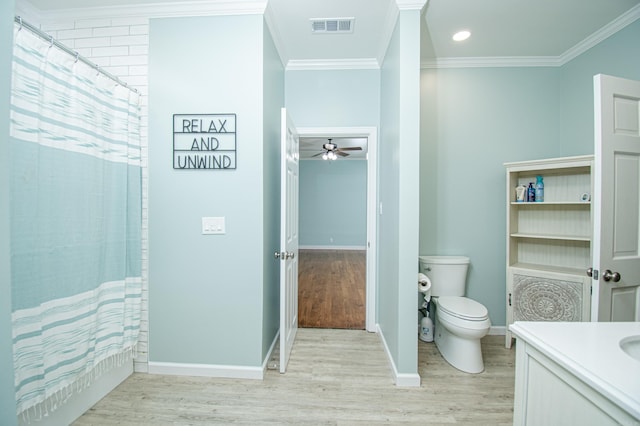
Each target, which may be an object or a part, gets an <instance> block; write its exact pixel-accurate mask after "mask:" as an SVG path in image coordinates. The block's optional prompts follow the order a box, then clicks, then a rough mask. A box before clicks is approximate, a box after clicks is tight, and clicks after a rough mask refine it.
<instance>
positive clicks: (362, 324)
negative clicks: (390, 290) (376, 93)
mask: <svg viewBox="0 0 640 426" xmlns="http://www.w3.org/2000/svg"><path fill="white" fill-rule="evenodd" d="M297 130H298V134H299V136H300V140H301V143H300V148H301V149H300V151H301V160H304V159H305V157H306V158H309V157H311V156H316V159H317V160H308V161H307V162H305V161H301V169H303V168H304V167H305V164H306V163H311V162H313V163H315V165H316V168H317V167H318V166H320V165H322V166H324V167H327V166H329V165H328V164H327V161H328V162H332V163H333V164H334V171H336V170H337V169H344V168H345V166H346V163H347V162H351V164H352V165H356V164H358V162H359V164H358V165H357V166H355V168H358V167H359V168H360V170H361V171H362V176H361V179H362V181H361V182H360V183H359V185H361V188H362V192H363V193H362V194H360V196H361V197H362V201H363V206H362V208H363V210H362V212H361V213H360V214H361V216H364V217H360V221H361V222H362V226H363V227H364V230H363V231H364V237H363V238H361V239H359V240H357V242H356V243H354V242H353V241H347V242H345V241H344V240H343V241H338V238H341V237H343V236H341V237H338V236H337V237H336V239H335V240H334V239H333V237H332V236H331V235H329V234H328V233H324V234H322V232H319V235H318V237H319V238H321V240H316V241H312V244H305V243H304V242H301V247H300V252H299V255H300V257H299V260H300V263H299V268H300V269H299V299H298V323H299V326H300V327H322V328H351V329H366V330H367V331H370V332H374V331H376V321H375V318H376V317H375V294H376V292H375V288H376V282H375V278H376V274H375V271H376V267H375V265H376V244H375V243H376V229H377V215H376V212H377V211H376V209H377V207H376V206H377V201H376V194H377V191H376V186H377V167H376V164H377V162H376V148H377V130H376V128H362V127H358V128H298V129H297ZM329 139H332V140H331V141H329ZM314 140H315V141H314ZM305 141H306V142H307V144H305ZM327 142H329V144H330V145H329V146H328V148H331V144H335V145H337V146H338V148H339V149H342V148H345V149H344V151H343V154H340V153H338V158H339V159H337V160H335V161H332V160H331V159H330V158H329V159H327V160H322V159H321V157H322V155H323V154H326V153H327V152H326V148H327V146H323V145H325V144H326V143H327ZM355 147H359V149H356V148H355ZM346 148H351V149H346ZM305 151H306V152H305ZM344 154H348V155H344ZM318 157H320V158H318ZM341 160H342V161H343V162H342V163H340V161H341ZM323 163H324V164H323ZM338 164H341V166H339V167H337V166H335V165H338ZM302 173H304V172H302ZM334 178H335V177H334ZM337 178H338V179H339V177H337ZM312 184H313V185H317V186H318V187H320V189H322V190H325V191H328V192H331V191H332V188H334V189H335V188H336V187H335V185H336V182H335V181H334V182H328V181H326V180H323V179H319V180H318V181H316V182H312ZM343 189H344V188H343ZM300 191H301V194H302V191H303V188H302V184H301V188H300ZM345 192H346V193H348V192H349V191H341V194H338V195H339V196H348V195H345ZM303 203H304V200H303V198H302V197H301V199H300V209H301V210H303V209H304V205H303ZM301 213H302V212H301ZM301 220H302V219H301ZM339 220H341V217H340V216H339V215H332V214H327V213H326V212H325V214H324V215H322V216H321V218H316V219H315V222H314V224H316V223H317V226H318V227H319V228H318V230H319V231H322V226H324V225H325V224H326V223H327V222H326V221H339ZM302 232H303V231H302V224H301V234H302ZM322 238H324V240H322Z"/></svg>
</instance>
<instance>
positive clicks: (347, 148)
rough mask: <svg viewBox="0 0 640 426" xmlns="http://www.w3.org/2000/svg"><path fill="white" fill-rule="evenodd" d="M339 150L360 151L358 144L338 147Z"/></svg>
mask: <svg viewBox="0 0 640 426" xmlns="http://www.w3.org/2000/svg"><path fill="white" fill-rule="evenodd" d="M338 150H339V151H362V148H360V147H359V146H348V147H346V148H338Z"/></svg>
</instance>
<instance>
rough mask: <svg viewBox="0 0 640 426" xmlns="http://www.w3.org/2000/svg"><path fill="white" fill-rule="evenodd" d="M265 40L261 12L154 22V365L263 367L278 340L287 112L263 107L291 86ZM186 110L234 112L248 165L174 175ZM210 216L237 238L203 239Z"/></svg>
mask: <svg viewBox="0 0 640 426" xmlns="http://www.w3.org/2000/svg"><path fill="white" fill-rule="evenodd" d="M264 34H265V32H264V21H263V17H262V15H243V16H219V17H196V18H167V19H152V20H151V21H150V51H149V105H150V107H149V141H150V142H149V329H150V332H149V333H150V335H149V359H150V361H151V362H161V361H163V362H175V363H198V364H210V365H230V366H261V365H262V362H263V357H264V355H265V347H266V346H267V345H268V344H269V343H270V337H272V336H273V335H274V332H273V328H274V324H275V319H274V316H275V312H276V311H277V308H276V306H277V305H276V304H275V302H274V300H275V297H274V295H273V294H272V293H273V292H274V289H275V288H276V284H275V282H273V280H274V279H275V277H276V273H275V270H274V267H275V265H273V266H272V263H277V262H275V261H274V260H273V258H272V256H273V255H272V254H271V256H269V253H273V251H275V249H277V246H275V247H269V245H270V244H271V243H273V242H274V239H275V237H274V236H275V233H276V230H274V229H272V228H276V229H278V226H279V219H278V222H276V218H279V211H278V210H277V208H276V207H275V205H274V204H273V201H272V200H269V201H268V202H267V201H265V200H266V198H268V197H272V196H273V194H272V193H271V192H269V193H265V192H264V191H265V189H267V190H269V191H271V189H272V188H273V187H274V186H275V180H276V179H275V169H274V168H273V167H276V166H272V167H269V168H267V169H265V163H266V159H265V157H268V158H271V159H273V158H274V156H275V155H276V154H274V152H275V151H274V150H275V149H276V148H274V147H273V145H272V144H275V143H276V140H277V137H276V136H277V135H278V134H279V131H278V130H277V129H279V127H278V126H279V112H275V111H272V112H269V113H264V112H263V109H264V107H265V105H268V106H269V107H276V106H277V107H278V108H274V109H276V110H279V107H280V106H281V105H277V104H278V103H279V102H278V99H280V100H281V99H282V94H278V93H277V90H278V89H277V85H278V84H280V86H282V83H281V82H280V77H278V74H281V71H279V67H278V66H277V65H274V59H275V55H274V52H273V49H272V48H271V47H270V45H271V42H270V41H267V40H265V39H264ZM265 47H266V48H267V49H268V52H267V53H266V54H265V56H264V57H263V50H264V49H265ZM265 64H266V65H265ZM265 66H266V67H268V69H264V68H265ZM265 79H267V80H268V81H266V83H268V84H271V83H273V84H275V85H276V86H274V87H273V88H265ZM272 90H273V92H271V91H272ZM265 95H270V96H271V95H273V98H271V99H263V98H264V96H265ZM265 102H266V104H265ZM175 113H185V114H211V113H235V114H236V115H237V169H235V170H206V171H203V170H174V169H173V168H172V115H173V114H175ZM265 120H268V122H267V123H265V122H264V121H265ZM267 138H268V139H267ZM204 216H224V217H225V218H226V233H225V234H224V235H202V234H201V218H202V217H204ZM267 249H268V252H267V251H266V250H267ZM265 279H266V280H267V282H264V280H265ZM265 329H266V332H267V333H268V334H269V335H268V336H265V335H264V333H265Z"/></svg>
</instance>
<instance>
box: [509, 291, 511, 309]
mask: <svg viewBox="0 0 640 426" xmlns="http://www.w3.org/2000/svg"><path fill="white" fill-rule="evenodd" d="M509 306H511V293H509Z"/></svg>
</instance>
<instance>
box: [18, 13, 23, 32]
mask: <svg viewBox="0 0 640 426" xmlns="http://www.w3.org/2000/svg"><path fill="white" fill-rule="evenodd" d="M18 22H19V23H20V28H18V31H20V30H22V16H18Z"/></svg>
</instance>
